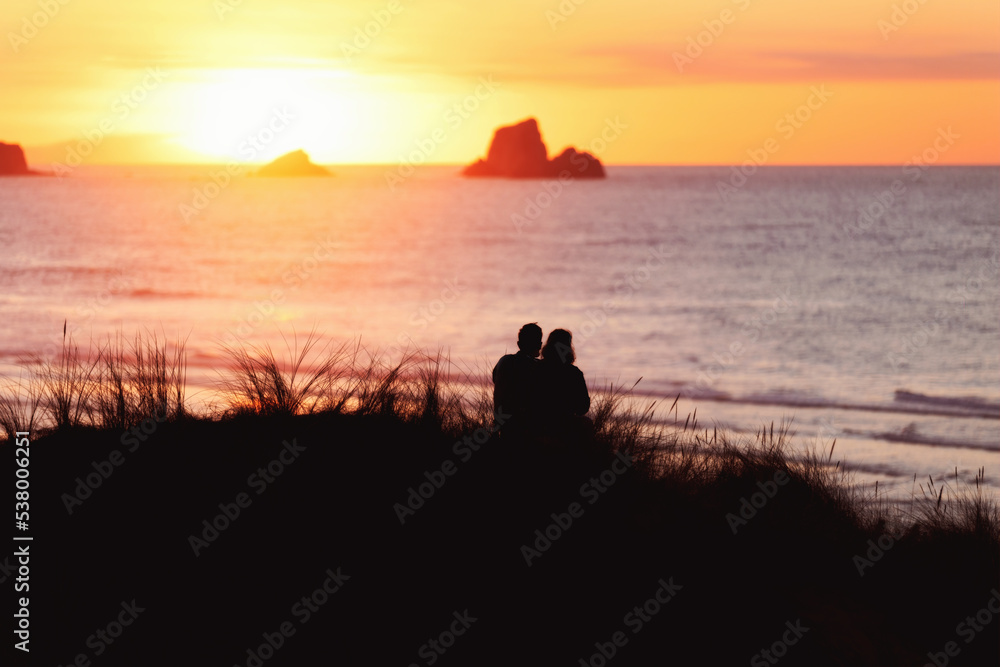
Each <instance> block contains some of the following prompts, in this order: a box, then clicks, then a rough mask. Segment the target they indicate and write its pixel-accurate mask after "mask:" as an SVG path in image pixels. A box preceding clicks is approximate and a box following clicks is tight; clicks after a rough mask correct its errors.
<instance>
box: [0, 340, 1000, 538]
mask: <svg viewBox="0 0 1000 667" xmlns="http://www.w3.org/2000/svg"><path fill="white" fill-rule="evenodd" d="M284 340H285V354H284V355H279V354H277V353H275V351H274V350H272V349H271V348H270V347H269V346H266V345H265V346H253V345H248V346H246V347H238V346H235V345H224V346H223V351H224V357H225V366H224V368H222V369H220V371H219V381H218V386H219V391H220V396H221V398H222V404H221V405H218V406H215V407H214V408H213V409H212V410H211V411H210V412H209V413H208V414H192V413H191V412H190V411H189V410H188V408H187V407H186V405H185V395H186V357H185V346H184V341H182V340H178V341H175V342H172V343H171V342H168V341H167V340H166V338H165V337H161V336H159V335H157V334H155V333H152V332H148V331H146V332H142V333H137V334H135V335H134V336H133V337H132V338H130V339H129V338H126V336H124V335H123V334H122V333H120V332H119V333H117V334H115V335H113V336H109V337H108V338H106V339H105V340H103V341H98V342H96V343H94V342H92V343H91V344H90V345H89V346H88V347H87V348H86V349H84V350H82V351H81V348H80V347H79V346H78V345H77V344H76V343H75V342H74V341H73V340H72V338H71V337H67V336H66V335H65V328H64V338H63V345H62V349H61V350H60V352H59V354H58V355H57V356H56V358H55V359H52V360H40V359H26V360H24V364H23V372H22V374H21V376H20V377H19V378H18V379H17V381H14V382H8V383H6V384H5V385H2V386H0V428H2V429H3V435H4V437H5V438H8V439H9V438H10V437H11V436H12V434H13V433H14V432H15V431H18V430H21V431H25V430H29V431H42V432H45V431H59V430H64V429H73V428H93V429H111V430H122V429H127V428H130V427H131V426H133V425H135V424H137V423H140V422H142V421H143V420H144V419H146V418H149V417H156V418H157V419H158V420H160V421H176V420H180V419H185V418H190V419H202V420H205V419H207V420H214V421H219V420H222V421H225V420H227V419H232V418H237V417H239V418H254V417H257V418H269V417H286V418H293V417H297V416H303V415H315V414H344V415H353V416H356V417H360V418H375V417H377V418H388V419H392V420H397V421H400V422H402V423H407V424H420V425H421V426H422V427H424V428H426V429H430V430H432V431H434V432H440V433H441V434H443V435H445V436H447V437H456V436H460V435H461V434H464V433H465V434H467V433H470V432H473V431H475V430H476V429H479V428H487V429H489V428H491V427H492V425H493V417H494V416H493V413H492V394H491V388H490V385H489V382H488V381H484V376H485V375H486V374H485V373H484V372H482V371H477V370H475V369H469V368H460V367H458V366H457V365H456V364H455V363H454V362H453V361H452V360H451V359H450V358H449V357H448V356H447V355H445V354H443V353H442V352H440V351H439V352H438V353H437V354H427V353H425V352H421V351H404V352H402V354H400V355H399V356H398V358H397V357H392V356H391V355H389V354H388V353H386V352H384V351H380V350H378V349H375V350H371V349H368V348H366V347H364V346H363V345H362V344H361V342H360V340H358V341H352V342H347V343H342V344H339V345H335V344H333V343H331V342H326V343H322V342H321V338H320V336H319V335H318V334H317V333H316V332H315V331H312V332H310V333H309V334H308V335H306V336H305V337H304V338H303V339H302V340H301V341H300V339H299V337H298V336H296V335H294V334H293V336H292V338H291V340H288V339H284ZM640 380H641V378H640ZM638 383H639V381H637V382H636V383H635V384H633V385H632V386H631V387H626V386H624V385H607V386H604V387H601V388H595V389H592V393H593V404H592V407H591V411H590V417H591V419H592V421H593V429H591V430H590V431H589V434H588V435H586V436H578V435H575V436H574V437H585V438H587V439H589V440H591V441H592V442H590V443H573V444H581V445H584V446H585V448H589V449H588V451H604V452H617V451H620V452H624V453H627V454H628V455H629V456H630V457H631V459H632V460H633V461H634V465H635V468H636V469H637V470H638V471H640V472H641V474H642V476H643V477H644V478H646V479H649V480H654V481H656V482H657V483H660V484H662V485H666V486H668V487H669V488H670V489H671V490H672V493H673V494H674V495H678V496H683V497H685V498H689V499H697V500H698V502H702V503H708V504H712V503H713V502H714V501H713V500H712V498H711V497H710V496H711V495H712V494H718V493H719V491H720V489H729V490H730V491H734V492H735V490H740V489H741V490H748V491H750V492H752V491H753V490H754V486H753V485H754V484H756V483H757V482H762V481H766V480H770V479H773V478H774V476H775V474H776V473H778V472H781V473H783V474H785V475H787V476H788V478H789V479H790V480H791V481H792V484H791V486H793V487H795V488H796V489H797V491H796V497H797V502H799V503H800V508H799V509H800V511H801V512H803V513H805V512H814V513H815V512H818V513H820V514H822V515H824V516H829V517H833V516H836V517H837V520H838V525H843V526H848V527H850V529H851V530H854V531H861V532H864V533H866V534H872V535H877V534H880V533H882V532H886V531H893V532H895V533H897V534H902V533H903V532H907V531H908V532H909V533H910V534H920V535H924V536H932V535H933V536H938V537H941V538H942V539H945V538H947V537H948V536H956V535H964V536H973V537H974V539H975V540H976V541H978V542H981V543H983V544H990V545H996V544H997V543H998V541H1000V510H998V505H997V502H996V501H995V499H994V498H992V497H991V496H989V495H987V494H986V493H985V492H984V490H983V485H982V481H983V479H984V476H985V471H984V470H980V471H979V474H978V475H977V477H976V479H975V482H974V484H972V485H969V484H966V485H963V484H961V483H960V480H959V479H958V474H957V470H956V476H955V478H954V480H950V481H949V480H933V479H929V480H928V481H927V483H926V486H925V484H924V483H923V482H921V483H920V485H919V490H920V495H919V496H918V495H917V493H916V489H917V487H916V486H915V489H914V493H913V495H912V498H911V500H910V502H909V503H898V502H890V501H889V499H888V498H887V497H886V495H885V494H884V493H882V494H881V495H880V494H879V489H878V486H877V484H876V486H875V488H874V489H869V488H865V487H862V486H860V485H857V484H854V483H853V481H852V479H851V476H850V474H849V473H848V472H846V471H845V470H844V468H843V467H842V466H841V462H840V461H836V462H835V461H834V460H833V454H834V450H835V447H836V441H834V442H833V443H832V444H831V445H830V448H829V449H828V450H826V449H824V450H822V451H812V452H809V453H808V454H806V455H804V456H803V455H793V454H792V453H790V451H789V442H790V438H791V433H790V428H789V425H787V424H781V425H779V426H778V427H777V429H776V428H775V426H774V424H773V423H772V424H771V425H769V426H762V427H760V428H759V429H758V430H757V431H756V432H755V434H754V435H753V436H752V437H749V436H739V435H736V434H732V433H727V432H720V431H718V430H717V429H713V430H712V431H711V432H709V431H708V430H707V429H706V430H702V429H701V428H700V427H699V425H698V417H697V411H695V412H694V413H693V414H689V415H687V416H686V417H685V418H684V419H683V421H682V420H681V419H680V413H679V409H678V404H679V401H680V398H681V397H680V396H679V395H678V396H677V397H676V398H675V399H674V400H673V402H672V403H671V405H670V406H669V408H667V411H666V416H667V417H668V419H667V420H661V419H659V418H658V417H657V414H656V408H657V404H656V402H652V403H650V404H648V405H645V406H643V405H642V404H641V403H639V402H638V401H637V400H634V399H635V397H634V395H633V393H632V390H633V389H635V386H636V385H638ZM671 417H672V419H671ZM915 484H916V480H915Z"/></svg>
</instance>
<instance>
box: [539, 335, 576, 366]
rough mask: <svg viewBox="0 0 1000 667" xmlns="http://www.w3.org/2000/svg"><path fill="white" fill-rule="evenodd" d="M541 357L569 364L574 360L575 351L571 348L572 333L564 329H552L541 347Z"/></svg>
mask: <svg viewBox="0 0 1000 667" xmlns="http://www.w3.org/2000/svg"><path fill="white" fill-rule="evenodd" d="M542 359H545V360H546V361H558V362H560V363H563V364H571V363H573V362H574V361H576V351H574V350H573V334H572V333H570V332H569V331H566V330H565V329H553V330H552V331H551V332H549V338H548V340H546V341H545V347H543V348H542Z"/></svg>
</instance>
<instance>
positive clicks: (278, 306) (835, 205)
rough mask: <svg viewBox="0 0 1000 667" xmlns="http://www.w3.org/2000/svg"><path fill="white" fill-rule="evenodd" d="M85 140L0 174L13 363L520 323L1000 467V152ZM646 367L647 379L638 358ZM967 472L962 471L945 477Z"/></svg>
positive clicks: (400, 337) (583, 356) (424, 344)
mask: <svg viewBox="0 0 1000 667" xmlns="http://www.w3.org/2000/svg"><path fill="white" fill-rule="evenodd" d="M331 169H332V170H333V171H334V172H335V173H336V176H335V177H333V178H300V179H262V178H248V177H245V176H242V175H236V176H233V175H231V174H228V173H226V171H225V169H224V168H222V167H211V166H177V167H87V166H83V167H79V168H77V169H75V170H74V171H73V173H71V174H70V175H68V176H66V177H60V178H55V177H53V178H24V177H18V178H5V179H0V309H2V314H3V317H2V319H0V381H3V379H7V380H10V379H16V378H17V377H18V373H19V368H20V366H19V363H20V360H21V359H23V358H24V357H25V356H26V355H32V354H40V355H43V356H51V355H53V354H54V353H55V352H56V350H57V349H58V346H59V345H60V344H61V341H62V334H63V323H64V321H65V322H67V327H68V329H69V330H70V331H71V332H72V333H73V338H74V340H75V341H76V342H77V343H79V344H81V345H82V346H84V347H86V345H87V344H88V342H89V341H90V340H91V339H99V338H101V337H103V336H105V335H107V334H113V333H115V332H117V331H123V332H125V333H126V334H127V335H131V334H132V333H133V332H135V331H141V330H150V331H154V332H157V333H158V335H160V336H161V337H162V336H164V335H165V336H167V337H168V338H178V337H179V338H186V339H187V351H188V364H189V373H188V375H189V392H188V394H189V398H190V399H191V402H192V404H194V405H195V406H197V405H204V404H207V403H209V402H210V400H211V397H212V396H213V391H214V389H215V387H216V384H215V383H216V382H217V380H218V370H219V369H220V367H221V364H222V361H223V359H224V356H223V354H222V350H221V345H222V344H223V343H230V344H232V343H236V344H261V343H268V344H270V345H271V346H272V347H273V348H275V349H277V350H283V349H284V345H285V343H284V342H283V339H282V335H284V336H285V337H286V338H289V339H290V338H291V336H292V334H293V332H294V333H295V334H296V335H298V336H299V339H300V340H301V339H302V338H303V337H304V336H305V335H306V334H308V333H309V332H310V331H316V332H317V333H319V334H320V335H322V336H323V337H324V338H326V339H330V340H332V341H335V342H336V341H353V340H356V339H358V338H359V337H360V339H361V342H362V344H363V345H365V346H367V347H368V348H369V349H373V350H374V349H378V350H380V351H384V352H386V353H388V354H398V353H401V351H402V350H403V349H414V348H420V349H426V350H428V351H432V352H437V351H442V352H445V353H447V354H448V355H449V357H450V359H451V362H452V363H453V364H454V365H455V367H456V368H459V369H462V370H463V372H466V373H470V374H472V376H473V377H476V378H480V379H481V380H482V381H483V382H486V381H487V378H488V372H489V369H490V368H491V367H492V365H493V363H494V362H495V361H496V359H497V358H499V357H500V356H501V355H502V354H504V353H507V352H511V351H513V350H514V349H515V340H516V336H517V330H518V328H519V327H520V326H521V325H522V324H524V323H526V322H538V323H539V324H540V325H541V327H542V329H543V330H544V331H545V333H546V334H547V333H548V331H550V330H551V329H553V328H557V327H561V328H567V329H570V330H571V331H573V333H574V343H575V348H576V352H577V365H578V366H579V367H580V369H581V370H582V371H583V372H584V374H585V375H586V377H587V379H588V381H589V382H590V383H591V386H592V387H594V388H595V389H597V388H600V387H603V386H606V385H607V384H608V383H616V384H621V385H625V386H632V385H633V384H634V383H635V382H636V381H637V380H639V382H638V384H637V385H636V386H635V389H634V392H635V395H636V396H637V400H639V401H641V402H643V403H644V404H645V403H653V402H654V401H655V402H657V405H658V406H659V409H658V412H657V414H658V415H659V418H660V419H662V420H664V421H667V422H672V421H673V420H674V418H675V415H674V414H669V415H668V414H667V408H669V406H670V404H671V403H672V402H673V400H674V398H675V397H676V396H677V395H678V394H679V395H680V398H679V400H678V404H677V406H678V409H677V413H676V414H677V415H679V418H680V419H681V420H682V421H683V419H684V418H685V416H686V415H687V414H688V413H692V412H694V411H695V410H697V419H698V424H699V427H700V428H708V429H711V428H715V427H718V428H728V429H731V430H733V431H737V432H740V433H746V434H751V435H752V433H753V432H754V431H755V430H756V429H757V428H759V427H760V426H761V425H762V424H770V423H772V422H773V423H775V425H776V426H777V425H778V424H781V423H782V422H786V423H788V422H790V429H791V430H792V432H793V433H794V435H793V437H792V446H793V447H794V448H796V449H797V450H808V449H817V450H823V451H827V450H829V447H830V444H831V443H832V441H833V440H834V439H836V443H837V444H836V448H835V451H834V455H833V458H834V460H839V461H842V462H843V465H844V467H845V468H847V469H848V470H850V471H852V474H853V475H854V479H855V481H857V482H858V483H860V484H866V485H868V484H874V482H875V481H879V490H880V493H881V492H882V491H883V490H884V491H885V492H886V493H888V494H889V495H890V496H891V497H894V498H897V499H908V498H910V497H911V494H913V493H915V494H916V495H917V497H920V495H921V485H923V487H924V488H926V486H927V481H928V476H932V477H933V478H934V480H935V482H936V483H938V484H940V482H941V481H942V480H943V481H946V482H947V483H948V484H949V485H951V486H952V487H955V486H965V483H967V482H969V481H970V480H972V479H974V478H975V476H976V474H977V471H978V470H979V468H981V467H984V468H985V482H986V485H987V489H988V490H989V491H990V492H991V493H994V494H997V495H1000V466H998V463H1000V345H998V342H1000V187H998V186H1000V168H997V167H930V168H916V167H913V166H910V167H905V168H904V167H766V168H759V169H757V170H756V171H754V172H753V173H749V174H741V173H739V172H738V171H737V170H735V169H734V168H727V167H609V168H608V169H607V173H608V178H607V179H606V180H601V181H577V182H560V181H558V180H554V181H519V180H498V179H464V178H461V177H460V176H458V168H457V167H447V166H425V167H418V168H416V170H415V171H414V173H413V174H412V175H410V176H408V177H407V178H405V179H403V180H402V182H399V180H398V179H394V178H387V176H388V175H389V174H393V175H399V172H398V171H397V169H396V168H395V167H394V166H334V167H331ZM640 378H641V380H640ZM956 476H957V478H958V479H956Z"/></svg>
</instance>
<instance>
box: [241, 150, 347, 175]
mask: <svg viewBox="0 0 1000 667" xmlns="http://www.w3.org/2000/svg"><path fill="white" fill-rule="evenodd" d="M329 175H330V172H329V171H327V170H326V169H324V168H323V167H321V166H319V165H318V164H313V163H312V161H311V160H310V159H309V156H308V155H306V152H305V151H304V150H301V149H300V150H297V151H292V152H291V153H285V154H284V155H282V156H281V157H279V158H278V159H277V160H274V161H273V162H268V163H267V164H265V165H264V166H263V167H261V168H260V169H258V170H257V172H256V173H255V174H254V176H329Z"/></svg>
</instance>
